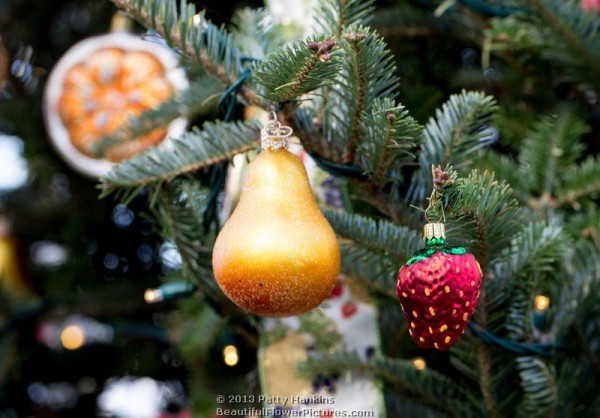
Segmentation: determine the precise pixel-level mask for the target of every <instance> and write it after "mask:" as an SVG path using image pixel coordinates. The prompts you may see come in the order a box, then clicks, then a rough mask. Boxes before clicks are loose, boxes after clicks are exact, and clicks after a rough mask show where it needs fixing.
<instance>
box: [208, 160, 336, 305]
mask: <svg viewBox="0 0 600 418" xmlns="http://www.w3.org/2000/svg"><path fill="white" fill-rule="evenodd" d="M213 269H214V273H215V278H216V279H217V283H218V284H219V286H220V287H221V289H222V290H223V292H224V293H225V294H226V295H227V296H228V297H229V298H230V299H231V300H232V301H233V302H235V303H236V304H237V305H239V306H240V307H241V308H243V309H245V310H247V311H250V312H252V313H255V314H257V315H264V316H290V315H297V314H300V313H302V312H306V311H309V310H311V309H313V308H314V307H316V306H317V305H318V304H319V303H321V302H322V301H323V300H324V299H325V298H326V297H327V296H328V295H329V293H330V292H331V290H332V289H333V287H334V285H335V280H336V276H337V275H338V273H339V271H340V252H339V245H338V242H337V239H336V236H335V233H334V232H333V229H332V228H331V226H330V225H329V223H328V222H327V220H326V219H325V217H324V216H323V214H322V213H321V210H320V209H319V207H318V205H317V203H316V201H315V198H314V196H313V194H312V191H311V189H310V185H309V182H308V177H307V175H306V170H305V169H304V166H303V165H302V162H301V161H300V159H299V158H298V157H296V156H295V155H293V154H291V153H290V152H288V151H287V150H284V149H280V150H276V151H273V150H264V151H262V152H261V153H260V154H259V155H258V157H257V158H256V159H255V160H254V161H253V162H252V163H251V164H250V166H249V168H248V171H247V173H246V179H245V182H244V187H243V189H242V195H241V197H240V201H239V203H238V206H237V207H236V209H235V211H234V213H233V214H232V215H231V217H230V219H229V220H228V221H227V222H226V224H225V225H224V226H223V229H222V230H221V232H220V233H219V236H218V237H217V240H216V242H215V246H214V249H213Z"/></svg>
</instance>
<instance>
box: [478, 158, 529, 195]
mask: <svg viewBox="0 0 600 418" xmlns="http://www.w3.org/2000/svg"><path fill="white" fill-rule="evenodd" d="M475 169H477V170H479V171H485V170H488V171H489V172H491V173H494V176H497V177H498V179H499V180H502V181H503V182H505V183H506V184H510V187H511V188H512V190H513V195H514V196H515V197H517V198H518V199H519V201H520V202H521V203H527V202H528V200H529V199H530V198H531V195H530V193H529V191H528V187H529V186H527V185H526V184H529V181H530V176H523V175H522V174H521V172H520V171H519V170H520V167H519V165H518V163H517V161H515V160H514V159H513V158H511V157H509V156H508V155H504V154H500V153H498V152H496V151H493V150H489V151H488V152H486V153H484V154H483V155H482V156H481V157H480V158H478V159H477V161H476V162H475Z"/></svg>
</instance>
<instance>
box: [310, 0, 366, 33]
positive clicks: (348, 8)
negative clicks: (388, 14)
mask: <svg viewBox="0 0 600 418" xmlns="http://www.w3.org/2000/svg"><path fill="white" fill-rule="evenodd" d="M374 2H375V1H374V0H367V1H365V0H323V1H321V2H318V7H317V10H316V13H315V15H316V16H317V17H316V20H317V30H319V31H320V32H322V33H327V34H334V35H336V36H338V37H339V36H341V34H342V31H343V30H344V27H347V26H350V25H352V24H360V25H364V24H367V23H368V21H369V20H370V19H371V16H372V13H373V9H374V8H373V3H374Z"/></svg>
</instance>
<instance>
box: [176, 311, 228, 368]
mask: <svg viewBox="0 0 600 418" xmlns="http://www.w3.org/2000/svg"><path fill="white" fill-rule="evenodd" d="M185 302H186V303H184V304H183V309H182V310H183V311H185V310H186V308H187V309H188V310H189V308H188V307H187V306H186V305H191V304H194V305H197V304H198V301H197V300H192V301H191V302H188V301H185ZM197 311H199V312H197ZM189 314H191V315H189V317H188V320H187V321H186V322H185V324H184V331H183V332H182V335H183V338H182V339H181V340H180V341H179V343H178V344H177V345H178V347H179V350H181V351H180V352H181V355H182V357H183V358H184V359H185V360H186V362H187V363H188V364H190V365H191V364H193V362H194V361H197V359H198V358H202V359H207V358H208V357H209V354H210V353H209V350H210V348H211V347H212V345H213V344H214V342H215V340H216V339H217V338H218V337H219V333H220V332H221V330H222V329H223V326H224V325H225V323H226V320H225V318H224V317H222V316H221V315H219V314H218V313H217V312H215V310H214V309H212V308H211V307H210V306H209V305H207V304H202V306H201V307H200V309H195V310H194V312H189Z"/></svg>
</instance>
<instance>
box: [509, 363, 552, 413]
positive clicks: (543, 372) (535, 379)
mask: <svg viewBox="0 0 600 418" xmlns="http://www.w3.org/2000/svg"><path fill="white" fill-rule="evenodd" d="M517 368H518V369H519V376H520V378H521V387H522V388H523V392H524V396H523V401H522V402H521V405H520V407H519V408H518V413H517V418H521V417H529V418H546V417H548V418H550V417H554V416H555V412H556V408H557V404H558V390H557V388H556V382H555V381H554V376H553V374H552V372H551V371H550V369H549V368H548V365H547V364H546V363H544V362H543V361H542V360H541V359H540V358H538V357H532V356H522V357H517Z"/></svg>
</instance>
